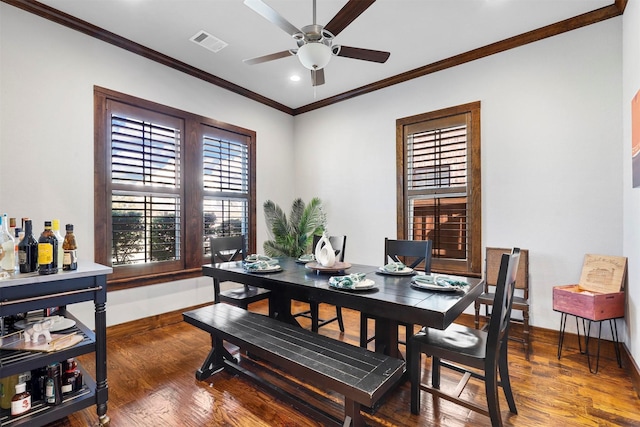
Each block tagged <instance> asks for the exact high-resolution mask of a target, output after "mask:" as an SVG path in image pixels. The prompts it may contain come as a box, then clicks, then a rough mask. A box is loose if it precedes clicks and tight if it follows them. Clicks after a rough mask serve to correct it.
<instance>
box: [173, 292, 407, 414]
mask: <svg viewBox="0 0 640 427" xmlns="http://www.w3.org/2000/svg"><path fill="white" fill-rule="evenodd" d="M183 318H184V320H185V321H186V322H187V323H189V324H191V325H194V326H196V327H198V328H200V329H202V330H204V331H206V332H208V333H209V334H211V341H212V349H211V352H210V353H209V355H208V357H207V359H206V360H205V362H204V363H203V365H202V367H201V368H200V369H199V370H198V371H197V372H196V378H197V379H198V380H203V379H205V378H208V377H210V376H211V375H213V374H214V373H216V372H218V371H220V370H221V369H228V370H230V371H232V372H234V373H239V374H243V375H246V376H248V377H249V378H251V379H252V380H254V381H257V382H258V383H259V385H261V386H263V387H264V388H266V389H267V390H269V391H270V392H272V393H275V394H276V395H277V397H279V398H281V399H283V400H285V401H287V402H289V403H290V404H293V405H294V407H296V408H297V409H299V410H301V411H303V412H305V413H306V414H307V415H310V416H311V417H313V418H314V419H319V418H320V416H321V417H322V418H323V419H325V420H330V421H331V422H332V423H333V424H338V425H340V424H341V425H343V426H349V425H353V426H364V425H365V424H364V418H363V416H362V414H361V413H360V409H361V406H362V405H364V406H365V407H369V408H371V407H373V406H374V405H375V404H376V402H377V401H378V400H379V399H380V397H382V396H383V395H384V394H385V393H386V392H387V391H388V390H389V389H390V388H391V387H393V386H394V385H395V383H396V382H398V381H399V380H400V378H401V377H402V375H403V373H404V370H405V362H404V361H403V360H399V359H395V358H393V357H390V356H385V355H383V354H380V353H374V352H372V351H370V350H367V349H365V348H361V347H356V346H353V345H350V344H347V343H344V342H342V341H338V340H335V339H331V338H328V337H325V336H322V335H318V334H317V333H314V332H311V331H309V330H306V329H303V328H300V327H296V326H293V325H289V324H287V323H284V322H281V321H278V320H275V319H272V318H270V317H267V316H263V315H260V314H256V313H252V312H249V311H246V310H243V309H240V308H238V307H234V306H231V305H228V304H213V305H210V306H206V307H202V308H199V309H197V310H193V311H188V312H185V313H183ZM224 341H227V342H229V343H231V344H234V345H236V346H238V347H239V348H240V349H242V350H246V351H248V352H249V353H250V354H251V355H252V357H255V358H258V359H261V360H262V361H266V362H269V363H272V364H274V365H276V366H278V367H279V368H281V369H282V370H283V371H284V372H287V373H288V374H289V375H291V376H294V377H296V378H298V379H304V382H305V383H308V384H310V385H313V386H314V387H318V388H319V389H322V390H326V389H328V390H332V391H334V392H336V393H339V394H341V395H343V396H344V414H345V415H344V420H339V419H337V418H336V417H335V416H331V415H330V414H327V413H325V412H323V411H321V410H320V409H318V408H314V407H312V406H310V405H309V404H308V402H306V401H304V399H301V398H299V397H296V396H294V395H291V394H290V393H287V392H286V391H284V390H282V389H281V388H279V387H277V386H276V385H274V384H267V383H264V381H263V380H262V379H261V378H260V377H259V376H257V375H255V374H253V373H251V372H247V370H246V369H244V368H242V367H241V366H240V365H241V364H242V363H241V362H240V363H239V361H238V360H237V359H235V358H233V357H232V356H231V354H230V353H229V352H228V351H227V350H226V349H225V348H224V346H223V342H224Z"/></svg>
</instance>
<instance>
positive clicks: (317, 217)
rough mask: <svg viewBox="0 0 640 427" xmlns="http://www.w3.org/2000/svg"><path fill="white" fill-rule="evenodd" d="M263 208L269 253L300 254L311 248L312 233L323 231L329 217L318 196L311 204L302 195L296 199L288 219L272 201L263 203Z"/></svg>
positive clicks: (267, 253) (265, 243) (266, 248)
mask: <svg viewBox="0 0 640 427" xmlns="http://www.w3.org/2000/svg"><path fill="white" fill-rule="evenodd" d="M263 207H264V216H265V220H266V222H267V229H268V230H269V236H270V238H271V240H267V241H266V242H264V252H265V254H266V255H268V256H272V257H275V256H290V257H295V258H298V257H300V256H301V255H303V254H304V253H307V252H308V251H309V249H310V246H311V242H312V241H313V236H314V235H316V234H317V235H320V234H322V232H323V231H324V229H325V226H326V222H327V218H326V215H325V213H324V211H323V210H322V203H321V202H320V199H318V198H317V197H314V198H313V199H311V201H310V202H309V203H308V204H305V203H304V202H303V201H302V199H301V198H297V199H296V200H294V201H293V204H292V205H291V212H290V214H289V218H287V216H286V214H285V213H284V211H283V210H282V209H281V208H280V207H279V206H278V205H277V204H275V203H273V202H272V201H271V200H267V201H266V202H264V205H263Z"/></svg>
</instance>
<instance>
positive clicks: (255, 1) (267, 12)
mask: <svg viewBox="0 0 640 427" xmlns="http://www.w3.org/2000/svg"><path fill="white" fill-rule="evenodd" d="M244 4H245V5H247V6H249V7H250V8H251V9H253V11H254V12H256V13H257V14H259V15H262V17H263V18H264V19H266V20H267V21H270V22H272V23H273V24H276V25H277V26H278V27H280V28H282V30H284V32H285V33H287V34H289V35H290V36H293V35H295V34H300V33H302V31H300V30H299V29H297V28H296V27H295V26H294V25H293V24H291V23H290V22H289V21H287V20H286V19H284V18H283V17H282V15H280V14H279V13H278V12H276V11H275V10H274V9H272V8H271V6H268V5H267V4H266V3H264V2H262V0H244Z"/></svg>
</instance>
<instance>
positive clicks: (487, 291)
mask: <svg viewBox="0 0 640 427" xmlns="http://www.w3.org/2000/svg"><path fill="white" fill-rule="evenodd" d="M505 253H509V249H505V248H491V247H490V248H487V249H486V256H485V269H484V292H483V293H482V294H481V295H480V296H479V297H478V299H476V301H475V303H474V308H475V323H474V324H475V327H476V329H478V328H480V308H481V307H482V306H483V305H484V307H485V315H484V317H485V319H488V318H489V316H490V315H491V313H490V311H489V307H490V306H491V305H493V299H494V297H495V287H496V284H497V283H498V282H497V281H498V272H499V270H500V260H501V257H502V254H505ZM516 289H517V290H518V291H516V292H517V295H516V296H514V298H513V310H517V311H520V312H522V319H515V318H511V322H514V323H518V324H522V338H520V337H516V336H510V337H509V339H511V340H514V341H518V342H521V343H522V345H523V346H524V355H525V358H526V359H527V360H529V353H530V349H531V347H530V344H531V334H530V332H529V251H528V250H526V249H521V250H520V264H518V274H517V276H516Z"/></svg>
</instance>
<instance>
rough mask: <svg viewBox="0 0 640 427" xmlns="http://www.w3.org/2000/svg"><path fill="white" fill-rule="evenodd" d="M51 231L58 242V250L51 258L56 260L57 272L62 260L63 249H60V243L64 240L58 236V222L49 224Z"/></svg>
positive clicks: (54, 221) (56, 220)
mask: <svg viewBox="0 0 640 427" xmlns="http://www.w3.org/2000/svg"><path fill="white" fill-rule="evenodd" d="M51 230H53V235H54V236H55V238H56V240H57V241H58V250H57V251H56V253H55V254H54V255H53V256H54V257H56V258H57V259H58V270H59V269H61V268H62V261H63V258H64V249H62V242H63V241H64V238H63V237H62V235H61V234H60V220H58V219H54V220H53V221H52V222H51Z"/></svg>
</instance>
